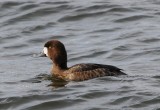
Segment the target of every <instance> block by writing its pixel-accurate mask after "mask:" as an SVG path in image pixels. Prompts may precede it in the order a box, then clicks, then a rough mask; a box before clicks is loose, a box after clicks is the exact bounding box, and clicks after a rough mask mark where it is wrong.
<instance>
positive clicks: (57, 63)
mask: <svg viewBox="0 0 160 110" xmlns="http://www.w3.org/2000/svg"><path fill="white" fill-rule="evenodd" d="M52 61H53V66H54V68H57V69H61V70H65V69H67V56H58V57H56V58H54V59H52Z"/></svg>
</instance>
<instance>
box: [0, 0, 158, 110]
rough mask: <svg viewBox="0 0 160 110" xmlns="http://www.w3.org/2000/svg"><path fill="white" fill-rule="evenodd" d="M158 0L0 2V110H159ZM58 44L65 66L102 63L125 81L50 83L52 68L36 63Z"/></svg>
mask: <svg viewBox="0 0 160 110" xmlns="http://www.w3.org/2000/svg"><path fill="white" fill-rule="evenodd" d="M159 4H160V2H159V1H158V0H140V1H139V0H134V1H131V0H107V1H106V0H87V1H86V0H85V1H83V0H54V1H50V0H36V1H35V0H1V1H0V10H1V11H0V65H1V66H0V109H1V110H44V109H45V110H53V109H54V110H56V109H57V110H75V109H76V110H107V109H108V110H120V109H124V110H135V109H140V110H144V109H145V110H158V109H160V104H159V103H160V95H159V92H160V89H159V87H160V86H159V85H160V73H159V71H160V68H159V66H160V64H159V62H160V48H159V47H160V32H159V29H160V25H159V22H160V8H159ZM50 39H58V40H60V41H62V42H63V43H64V44H65V46H66V49H67V52H68V65H69V66H72V65H74V64H77V63H85V62H90V63H102V64H110V65H115V66H117V67H119V68H122V69H124V72H126V73H127V74H128V75H127V76H118V77H107V76H106V77H103V78H96V79H92V80H88V81H83V82H70V83H68V84H66V85H65V86H62V85H61V84H59V83H58V84H59V87H57V86H55V85H56V84H57V83H55V82H53V83H52V81H51V80H49V74H50V68H51V61H50V60H49V59H47V58H38V57H35V54H37V53H39V52H40V51H41V50H42V49H43V45H44V43H45V42H46V41H48V40H50Z"/></svg>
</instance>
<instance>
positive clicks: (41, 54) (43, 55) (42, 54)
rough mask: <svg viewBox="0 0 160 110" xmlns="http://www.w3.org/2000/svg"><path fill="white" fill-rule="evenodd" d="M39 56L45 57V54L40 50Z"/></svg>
mask: <svg viewBox="0 0 160 110" xmlns="http://www.w3.org/2000/svg"><path fill="white" fill-rule="evenodd" d="M39 57H47V56H46V54H45V53H43V52H41V53H40V54H39Z"/></svg>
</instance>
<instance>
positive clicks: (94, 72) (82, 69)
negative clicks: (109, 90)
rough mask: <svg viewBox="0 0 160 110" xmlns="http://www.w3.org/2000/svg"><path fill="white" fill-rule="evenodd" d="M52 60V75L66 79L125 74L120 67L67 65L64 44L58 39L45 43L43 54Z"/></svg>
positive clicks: (88, 64)
mask: <svg viewBox="0 0 160 110" xmlns="http://www.w3.org/2000/svg"><path fill="white" fill-rule="evenodd" d="M42 56H47V57H49V58H50V59H51V60H52V61H53V67H52V71H51V73H52V75H53V76H55V77H57V78H61V79H63V80H67V81H83V80H88V79H92V78H96V77H102V76H115V75H126V74H125V73H123V72H122V71H121V69H119V68H117V67H115V66H111V65H102V64H92V63H86V64H85V63H82V64H76V65H74V66H72V67H69V68H68V67H67V52H66V49H65V46H64V45H63V44H62V43H61V42H60V41H58V40H50V41H48V42H46V43H45V45H44V50H43V55H42Z"/></svg>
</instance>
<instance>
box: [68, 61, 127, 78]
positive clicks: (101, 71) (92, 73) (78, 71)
mask: <svg viewBox="0 0 160 110" xmlns="http://www.w3.org/2000/svg"><path fill="white" fill-rule="evenodd" d="M121 70H122V69H120V68H118V67H115V66H112V65H102V64H93V63H87V64H85V63H83V64H77V65H74V66H72V67H70V68H68V70H67V73H70V74H71V77H70V79H71V80H78V81H79V80H87V79H92V78H95V77H102V76H114V75H126V74H125V73H124V72H122V71H121Z"/></svg>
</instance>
